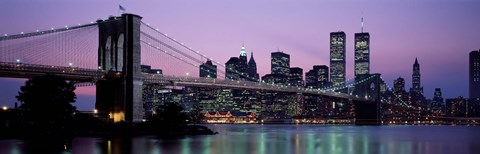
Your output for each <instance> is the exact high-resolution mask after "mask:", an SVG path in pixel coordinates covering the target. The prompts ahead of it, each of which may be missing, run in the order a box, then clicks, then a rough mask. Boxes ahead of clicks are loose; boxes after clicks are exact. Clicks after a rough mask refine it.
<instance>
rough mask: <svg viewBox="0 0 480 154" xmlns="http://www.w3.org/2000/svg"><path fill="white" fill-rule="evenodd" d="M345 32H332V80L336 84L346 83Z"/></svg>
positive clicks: (339, 85)
mask: <svg viewBox="0 0 480 154" xmlns="http://www.w3.org/2000/svg"><path fill="white" fill-rule="evenodd" d="M345 40H346V38H345V33H344V32H332V33H330V82H332V84H333V85H334V86H338V87H341V86H343V85H345V74H346V69H345V68H346V67H345V61H346V60H345V59H346V57H345Z"/></svg>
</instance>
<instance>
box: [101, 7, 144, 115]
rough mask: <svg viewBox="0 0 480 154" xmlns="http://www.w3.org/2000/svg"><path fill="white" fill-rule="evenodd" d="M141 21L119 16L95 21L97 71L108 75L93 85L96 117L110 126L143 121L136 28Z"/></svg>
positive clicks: (131, 15) (136, 16)
mask: <svg viewBox="0 0 480 154" xmlns="http://www.w3.org/2000/svg"><path fill="white" fill-rule="evenodd" d="M141 19H142V17H140V16H138V15H134V14H122V16H120V17H110V18H109V19H107V20H97V23H98V27H99V38H98V40H99V47H98V69H99V70H101V71H105V72H108V73H107V75H106V76H105V77H104V78H102V79H100V80H99V81H98V82H97V86H96V88H97V89H96V103H95V108H96V109H97V111H98V116H99V117H101V118H104V119H109V120H112V119H113V121H114V122H120V121H127V122H138V121H141V120H142V119H143V115H144V113H143V112H144V111H143V103H142V94H143V91H142V85H143V81H142V74H141V68H140V64H141V60H140V57H141V55H140V53H141V49H140V25H141Z"/></svg>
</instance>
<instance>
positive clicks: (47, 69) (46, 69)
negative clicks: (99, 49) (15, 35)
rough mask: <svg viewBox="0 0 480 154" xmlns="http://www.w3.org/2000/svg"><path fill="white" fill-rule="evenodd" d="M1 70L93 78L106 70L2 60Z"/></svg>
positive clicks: (101, 74) (100, 75)
mask: <svg viewBox="0 0 480 154" xmlns="http://www.w3.org/2000/svg"><path fill="white" fill-rule="evenodd" d="M0 71H2V72H12V73H14V72H15V73H17V74H18V73H24V74H25V73H45V74H47V73H51V74H61V75H72V76H83V77H91V78H102V77H103V76H104V75H105V74H106V72H103V71H101V70H96V69H86V68H78V67H65V66H51V65H38V64H24V63H9V62H0Z"/></svg>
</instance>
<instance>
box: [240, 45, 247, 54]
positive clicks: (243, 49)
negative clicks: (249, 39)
mask: <svg viewBox="0 0 480 154" xmlns="http://www.w3.org/2000/svg"><path fill="white" fill-rule="evenodd" d="M240 56H247V51H246V50H245V43H243V42H242V48H241V49H240Z"/></svg>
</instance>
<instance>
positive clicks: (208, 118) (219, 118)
mask: <svg viewBox="0 0 480 154" xmlns="http://www.w3.org/2000/svg"><path fill="white" fill-rule="evenodd" d="M204 117H205V119H204V120H205V122H206V123H256V122H257V116H256V115H255V113H253V112H249V113H247V112H230V111H227V112H218V111H217V112H205V114H204Z"/></svg>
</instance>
